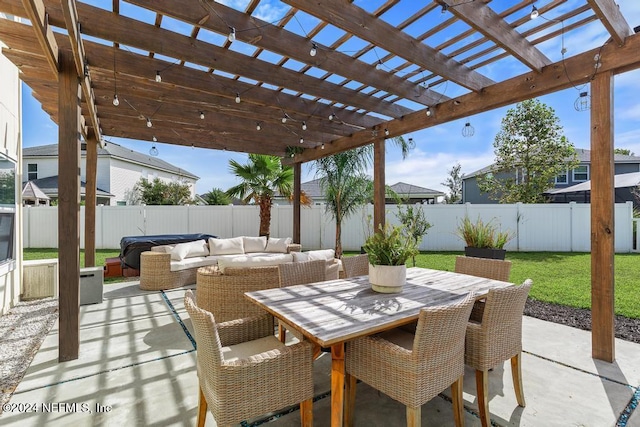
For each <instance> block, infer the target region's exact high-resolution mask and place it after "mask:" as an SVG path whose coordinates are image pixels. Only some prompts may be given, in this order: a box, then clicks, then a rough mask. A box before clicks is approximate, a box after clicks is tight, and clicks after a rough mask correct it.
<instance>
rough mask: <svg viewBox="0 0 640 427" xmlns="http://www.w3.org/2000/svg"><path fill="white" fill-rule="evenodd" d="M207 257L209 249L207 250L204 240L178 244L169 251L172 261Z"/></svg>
mask: <svg viewBox="0 0 640 427" xmlns="http://www.w3.org/2000/svg"><path fill="white" fill-rule="evenodd" d="M207 255H209V249H208V248H207V242H205V241H204V240H196V241H194V242H186V243H178V244H177V245H175V246H174V247H173V249H172V250H171V259H172V260H174V261H182V260H183V259H185V258H193V257H200V256H207Z"/></svg>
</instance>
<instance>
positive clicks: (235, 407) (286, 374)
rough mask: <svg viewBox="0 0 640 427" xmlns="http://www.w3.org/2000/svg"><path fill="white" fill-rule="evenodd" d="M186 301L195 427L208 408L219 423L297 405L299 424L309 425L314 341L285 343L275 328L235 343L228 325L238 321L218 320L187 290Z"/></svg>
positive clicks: (233, 422) (311, 420) (229, 423)
mask: <svg viewBox="0 0 640 427" xmlns="http://www.w3.org/2000/svg"><path fill="white" fill-rule="evenodd" d="M184 305H185V307H186V309H187V312H188V313H189V317H190V318H191V323H192V324H193V329H194V331H195V339H196V344H197V346H198V348H197V351H196V361H197V370H198V382H199V386H200V395H199V402H198V422H197V425H198V426H199V427H201V426H204V423H205V419H206V414H207V409H209V411H211V414H212V415H213V417H214V418H215V420H216V423H217V425H219V426H231V425H236V424H238V423H240V422H242V421H244V420H247V419H251V418H254V417H257V416H259V415H262V414H266V413H269V412H273V411H275V410H278V409H281V408H285V407H287V406H291V405H296V404H298V403H299V404H300V418H301V422H302V425H303V426H312V425H313V361H312V345H311V344H310V343H307V342H300V343H297V344H294V345H291V346H285V345H284V344H282V343H281V342H280V341H278V339H277V338H276V337H274V336H273V333H270V334H267V335H263V336H261V337H259V336H254V337H251V338H250V340H249V341H244V342H239V341H237V340H233V339H227V337H233V336H237V335H238V334H235V333H233V332H231V333H227V331H228V330H229V329H234V328H237V327H243V326H242V325H240V324H238V323H237V322H226V323H221V324H218V323H216V320H215V317H214V316H213V314H212V313H211V312H209V311H207V310H204V309H202V308H200V307H198V306H197V305H196V302H195V301H194V297H193V292H192V291H191V290H187V292H186V294H185V297H184Z"/></svg>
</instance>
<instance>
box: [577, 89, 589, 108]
mask: <svg viewBox="0 0 640 427" xmlns="http://www.w3.org/2000/svg"><path fill="white" fill-rule="evenodd" d="M573 108H575V109H576V111H587V110H590V109H591V96H589V92H580V95H579V96H578V98H577V99H576V101H575V102H574V103H573Z"/></svg>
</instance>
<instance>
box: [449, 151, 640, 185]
mask: <svg viewBox="0 0 640 427" xmlns="http://www.w3.org/2000/svg"><path fill="white" fill-rule="evenodd" d="M575 150H576V156H577V157H578V161H579V162H580V163H582V164H590V163H591V150H586V149H584V148H576V149H575ZM613 161H614V163H639V164H640V156H627V155H624V154H614V155H613ZM494 165H495V163H492V164H490V165H489V166H485V167H483V168H482V169H478V170H477V171H475V172H471V173H468V174H464V175H463V176H462V179H468V178H473V177H474V176H478V175H484V174H485V173H488V172H491V170H492V168H493V166H494Z"/></svg>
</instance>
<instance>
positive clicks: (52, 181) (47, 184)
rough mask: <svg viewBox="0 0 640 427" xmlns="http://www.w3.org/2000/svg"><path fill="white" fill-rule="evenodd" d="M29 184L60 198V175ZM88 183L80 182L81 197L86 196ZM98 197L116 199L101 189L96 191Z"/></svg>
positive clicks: (48, 194)
mask: <svg viewBox="0 0 640 427" xmlns="http://www.w3.org/2000/svg"><path fill="white" fill-rule="evenodd" d="M28 183H33V184H35V185H36V186H38V187H39V189H40V190H41V191H42V192H43V193H44V194H46V195H47V196H49V197H57V196H58V175H55V176H48V177H46V178H40V179H34V180H31V181H29V182H27V184H28ZM85 187H86V183H85V182H84V181H80V195H82V196H84V195H85V194H86V190H85ZM96 195H97V196H98V197H114V196H113V194H111V193H109V192H108V191H104V190H101V189H100V188H97V189H96Z"/></svg>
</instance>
